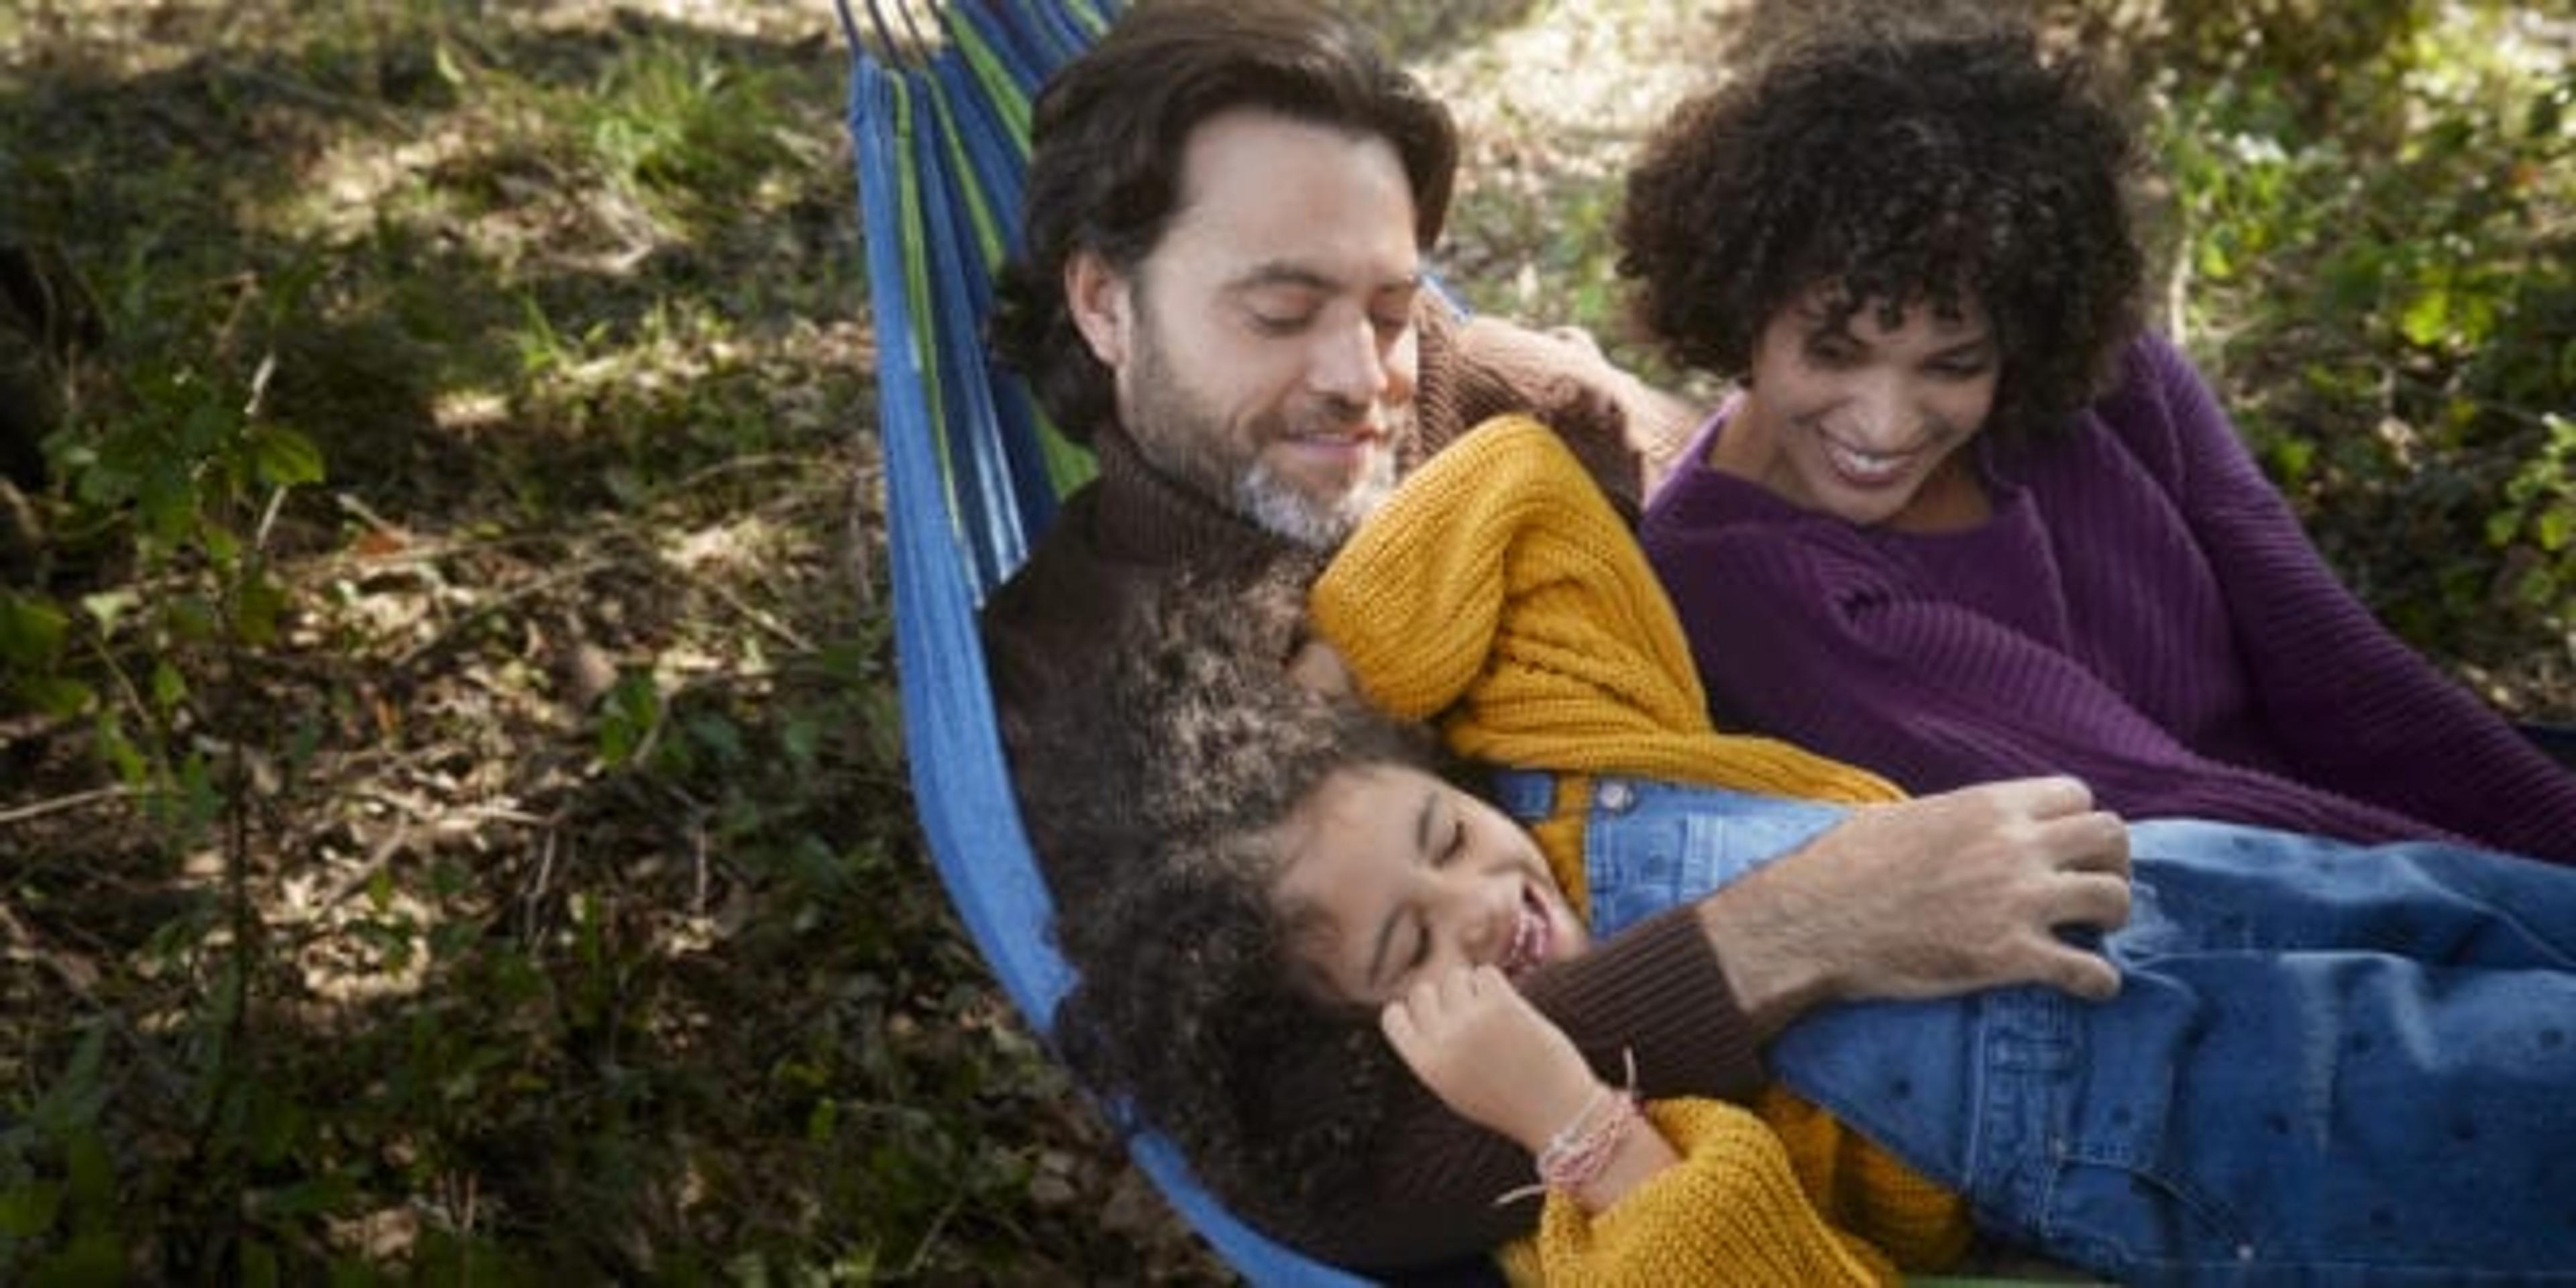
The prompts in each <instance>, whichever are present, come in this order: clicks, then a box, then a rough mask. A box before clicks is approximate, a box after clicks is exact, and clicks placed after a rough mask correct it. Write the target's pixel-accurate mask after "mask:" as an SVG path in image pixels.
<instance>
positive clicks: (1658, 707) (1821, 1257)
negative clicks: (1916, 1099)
mask: <svg viewBox="0 0 2576 1288" xmlns="http://www.w3.org/2000/svg"><path fill="white" fill-rule="evenodd" d="M1309 608H1310V610H1311V612H1312V614H1313V617H1314V624H1315V628H1316V630H1317V632H1318V633H1319V634H1320V635H1321V636H1322V637H1323V638H1324V639H1325V640H1327V641H1328V642H1330V643H1331V644H1332V645H1333V646H1334V647H1335V648H1336V649H1338V650H1340V652H1341V654H1342V656H1343V658H1344V659H1345V660H1346V661H1347V662H1348V663H1349V665H1350V668H1351V673H1352V676H1353V678H1354V679H1355V680H1356V682H1357V683H1358V684H1359V685H1360V687H1361V689H1362V691H1363V692H1365V693H1366V694H1367V695H1368V696H1369V698H1370V699H1371V700H1372V701H1373V702H1375V703H1377V704H1378V705H1379V706H1381V707H1382V708H1384V709H1385V710H1387V711H1389V712H1390V713H1392V714H1394V715H1397V716H1399V717H1402V718H1405V719H1411V720H1429V719H1434V718H1436V719H1437V720H1438V723H1439V728H1440V731H1441V735H1442V737H1443V738H1444V739H1445V740H1446V741H1447V742H1448V744H1449V746H1450V747H1451V748H1452V749H1454V750H1456V751H1457V752H1459V753H1461V754H1463V755H1466V756H1470V757H1473V758H1475V759H1478V760H1482V761H1486V762H1488V763H1492V764H1501V765H1511V766H1514V767H1518V768H1523V769H1541V770H1550V771H1554V772H1556V773H1557V775H1558V781H1559V787H1558V791H1557V797H1556V812H1555V814H1554V815H1553V816H1551V817H1550V818H1548V819H1547V820H1545V821H1543V822H1541V823H1540V824H1538V825H1537V826H1535V827H1533V828H1532V829H1531V830H1532V831H1533V832H1534V833H1536V835H1537V837H1538V841H1539V844H1540V846H1541V848H1542V849H1543V850H1545V852H1546V853H1547V856H1548V861H1549V864H1550V865H1551V866H1552V867H1553V868H1554V869H1555V872H1556V877H1557V881H1558V884H1560V885H1562V886H1563V887H1564V888H1565V891H1566V893H1567V895H1568V897H1569V898H1570V899H1572V900H1573V901H1574V903H1575V905H1576V907H1578V908H1582V907H1584V906H1585V904H1586V892H1585V881H1584V865H1583V830H1582V829H1583V819H1584V816H1585V813H1586V811H1587V810H1588V809H1589V807H1590V799H1591V776H1592V775H1594V774H1600V773H1619V774H1631V775H1636V776H1640V777H1653V778H1661V779H1665V780H1669V781H1675V782H1689V783H1699V784H1704V785H1708V786H1715V787H1725V788H1732V789H1735V790H1739V791H1747V792H1760V793H1766V794H1770V795H1777V796H1793V797H1802V798H1807V799H1816V800H1832V801H1846V802H1867V801H1887V800H1896V799H1899V798H1901V797H1902V796H1903V793H1902V792H1901V791H1899V790H1898V789H1897V788H1896V787H1895V786H1893V785H1892V784H1890V783H1888V782H1887V781H1886V780H1884V779H1882V778H1879V777H1878V776H1876V775H1874V774H1871V773H1869V772H1867V771H1865V770H1861V769H1857V768H1854V767H1852V766H1848V765H1844V764H1840V763H1838V762H1835V761H1831V760H1827V759H1824V758H1823V757H1820V756H1815V755H1811V754H1809V753H1807V752H1804V751H1801V750H1799V749H1798V748H1796V747H1793V746H1790V745H1788V744H1787V743H1783V742H1778V741H1775V740H1773V739H1769V738H1760V737H1753V736H1749V735H1739V734H1726V733H1721V732H1719V731H1718V730H1717V728H1716V726H1715V725H1713V724H1712V723H1711V722H1710V720H1709V718H1708V711H1707V704H1706V699H1705V698H1704V696H1703V694H1702V691H1701V689H1700V685H1699V678H1698V674H1697V672H1696V671H1695V670H1694V669H1693V666H1692V663H1691V655H1690V648H1689V645H1688V643H1687V642H1686V641H1685V639H1684V637H1683V635H1682V629H1681V623H1680V621H1679V619H1678V618H1676V617H1675V616H1674V613H1673V610H1672V606H1671V605H1670V603H1668V602H1667V601H1666V600H1665V598H1664V593H1663V588H1662V587H1661V586H1660V585H1659V584H1658V583H1657V582H1656V580H1655V577H1654V573H1653V571H1652V570H1651V569H1650V568H1649V567H1648V566H1647V563H1646V559H1645V554H1644V552H1643V551H1642V550H1640V549H1639V548H1638V546H1637V544H1636V540H1635V538H1634V536H1633V535H1632V534H1631V533H1630V532H1629V531H1628V529H1627V527H1626V525H1625V524H1624V523H1622V522H1621V521H1620V519H1619V517H1618V514H1617V513H1616V511H1614V510H1613V509H1612V508H1611V506H1610V504H1609V502H1608V500H1607V499H1606V498H1604V497H1603V496H1602V494H1601V492H1600V489H1599V488H1598V487H1596V486H1595V485H1594V484H1593V483H1592V481H1591V479H1590V477H1589V476H1588V475H1586V474H1585V473H1584V472H1583V469H1582V467H1581V466H1580V465H1579V464H1577V463H1576V461H1575V459H1574V457H1573V455H1572V454H1571V453H1569V452H1568V451H1567V450H1566V449H1565V447H1564V445H1563V444H1562V443H1561V442H1560V441H1559V440H1558V438H1557V436H1556V435H1555V434H1554V433H1552V432H1551V431H1549V430H1548V429H1547V428H1546V427H1544V426H1542V425H1540V424H1538V423H1537V422H1535V421H1531V420H1528V419H1526V418H1521V417H1502V418H1498V419H1496V420H1493V421H1489V422H1487V423H1485V424H1484V425H1482V426H1479V427H1478V428H1477V429H1475V430H1474V431H1472V432H1470V433H1469V434H1467V435H1466V436H1464V437H1462V438H1460V439H1459V440H1458V441H1456V442H1454V443H1452V444H1450V445H1449V446H1448V447H1447V448H1446V449H1444V450H1442V451H1441V452H1439V453H1438V454H1436V455H1435V456H1433V457H1432V458H1431V459H1430V460H1429V461H1428V462H1426V463H1425V464H1424V465H1423V466H1422V468H1421V469H1419V470H1417V471H1415V472H1414V473H1413V474H1412V475H1411V476H1409V477H1408V478H1407V479H1406V480H1405V482H1404V484H1403V486H1402V487H1400V488H1399V489H1398V490H1397V491H1396V494H1395V495H1394V496H1393V497H1392V498H1390V499H1389V500H1388V502H1387V504H1386V505H1385V506H1383V507H1382V508H1381V509H1380V510H1379V511H1378V513H1377V514H1375V515H1373V516H1372V517H1371V518H1370V519H1369V521H1368V522H1367V523H1365V524H1363V525H1362V526H1361V528H1360V530H1359V531H1358V533H1357V534H1355V535H1354V536H1353V537H1352V539H1351V541H1350V542H1349V543H1348V544H1347V545H1345V546H1344V547H1343V549H1342V551H1341V553H1340V554H1338V555H1337V556H1336V557H1335V558H1334V560H1333V562H1332V566H1331V567H1330V568H1328V569H1327V570H1326V571H1325V573H1324V575H1323V577H1322V578H1321V579H1319V580H1318V581H1317V583H1316V585H1315V588H1314V590H1313V592H1312V595H1311V597H1310V599H1309ZM1653 1114H1654V1119H1655V1122H1656V1124H1657V1126H1659V1127H1661V1128H1663V1130H1664V1131H1665V1134H1666V1135H1667V1136H1668V1137H1670V1138H1671V1140H1672V1143H1673V1145H1674V1147H1675V1149H1676V1150H1677V1151H1678V1152H1680V1153H1681V1154H1682V1155H1683V1161H1682V1163H1681V1164H1680V1165H1679V1166H1676V1167H1673V1168H1669V1169H1666V1171H1665V1172H1664V1173H1662V1174H1661V1175H1658V1176H1657V1177H1655V1178H1654V1179H1653V1180H1651V1181H1649V1182H1647V1183H1646V1184H1644V1185H1642V1186H1640V1187H1638V1188H1637V1189H1636V1190H1635V1191H1633V1192H1631V1193H1630V1194H1629V1195H1628V1197H1627V1198H1625V1199H1623V1200H1622V1201H1621V1202H1620V1203H1619V1204H1618V1205H1616V1206H1615V1207H1613V1208H1611V1209H1609V1210H1608V1211H1605V1212H1601V1213H1597V1214H1591V1215H1586V1214H1585V1213H1584V1212H1583V1211H1582V1209H1581V1208H1580V1207H1579V1206H1578V1205H1577V1204H1575V1203H1573V1202H1572V1201H1571V1200H1568V1199H1566V1198H1564V1197H1562V1196H1558V1195H1550V1196H1549V1198H1548V1200H1547V1210H1546V1213H1545V1215H1544V1216H1543V1217H1542V1219H1541V1223H1540V1228H1539V1233H1538V1237H1537V1239H1536V1240H1535V1246H1534V1247H1533V1246H1530V1245H1519V1246H1516V1247H1515V1248H1514V1249H1513V1250H1512V1252H1511V1253H1510V1255H1508V1256H1507V1257H1506V1259H1505V1260H1506V1264H1507V1265H1508V1266H1510V1267H1511V1268H1512V1269H1513V1270H1514V1271H1515V1273H1516V1275H1518V1274H1528V1273H1537V1274H1539V1275H1540V1276H1541V1277H1543V1278H1544V1279H1545V1281H1546V1282H1548V1283H1550V1284H1556V1283H1611V1282H1634V1283H1685V1282H1720V1281H1722V1282H1727V1283H1746V1284H1781V1285H1804V1284H1818V1283H1868V1282H1874V1281H1875V1282H1894V1281H1895V1279H1896V1269H1895V1267H1896V1266H1897V1265H1902V1266H1904V1267H1905V1268H1907V1269H1931V1268H1938V1267H1940V1266H1942V1265H1946V1264H1947V1263H1948V1262H1950V1261H1951V1260H1954V1259H1955V1258H1956V1257H1957V1256H1958V1255H1959V1254H1960V1253H1961V1252H1962V1251H1964V1250H1965V1248H1966V1246H1967V1240H1968V1235H1969V1226H1968V1222H1967V1215H1966V1209H1965V1207H1964V1205H1962V1204H1961V1203H1960V1202H1959V1200H1958V1199H1957V1198H1956V1197H1955V1196H1953V1195H1951V1194H1949V1193H1948V1192H1947V1191H1945V1190H1942V1189H1940V1188H1939V1187H1937V1186H1935V1185H1933V1184H1932V1183H1931V1182H1929V1181H1927V1180H1925V1179H1923V1178H1922V1177H1921V1176H1919V1175H1917V1174H1916V1173H1914V1172H1913V1171H1912V1170H1911V1169H1909V1168H1907V1167H1905V1166H1904V1165H1903V1164H1901V1163H1899V1162H1897V1161H1896V1160H1895V1159H1894V1158H1892V1157H1890V1156H1889V1155H1887V1154H1885V1153H1883V1152H1881V1151H1879V1150H1878V1149H1876V1148H1874V1147H1872V1146H1871V1145H1869V1144H1868V1142H1866V1141H1864V1140H1862V1139H1860V1138H1859V1137H1857V1136H1854V1135H1852V1134H1851V1133H1849V1132H1846V1131H1845V1130H1843V1128H1842V1127H1841V1125H1840V1124H1839V1123H1837V1122H1835V1121H1834V1120H1833V1119H1832V1118H1831V1117H1829V1116H1828V1115H1826V1114H1825V1113H1824V1112H1823V1111H1821V1110H1819V1109H1816V1108H1815V1107H1813V1106H1811V1105H1808V1104H1806V1103H1805V1102H1803V1101H1800V1100H1798V1099H1796V1098H1795V1097H1792V1096H1790V1095H1789V1094H1787V1093H1786V1092H1784V1091H1781V1090H1779V1089H1777V1088H1774V1089H1772V1090H1771V1091H1770V1092H1768V1093H1766V1094H1765V1095H1764V1096H1763V1097H1761V1098H1760V1100H1759V1101H1758V1102H1757V1103H1756V1105H1755V1106H1754V1107H1753V1112H1752V1113H1747V1112H1746V1111H1745V1110H1743V1109H1739V1108H1736V1107H1733V1106H1729V1105H1723V1104H1718V1103H1715V1102H1711V1101H1700V1100H1684V1101H1675V1102H1670V1103H1666V1104H1661V1105H1657V1106H1655V1107H1654V1110H1653ZM1846 1232H1848V1233H1846ZM1855 1236H1857V1237H1855ZM1882 1249H1883V1250H1884V1251H1883V1252H1882ZM1891 1254H1892V1261H1893V1263H1894V1264H1891Z"/></svg>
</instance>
